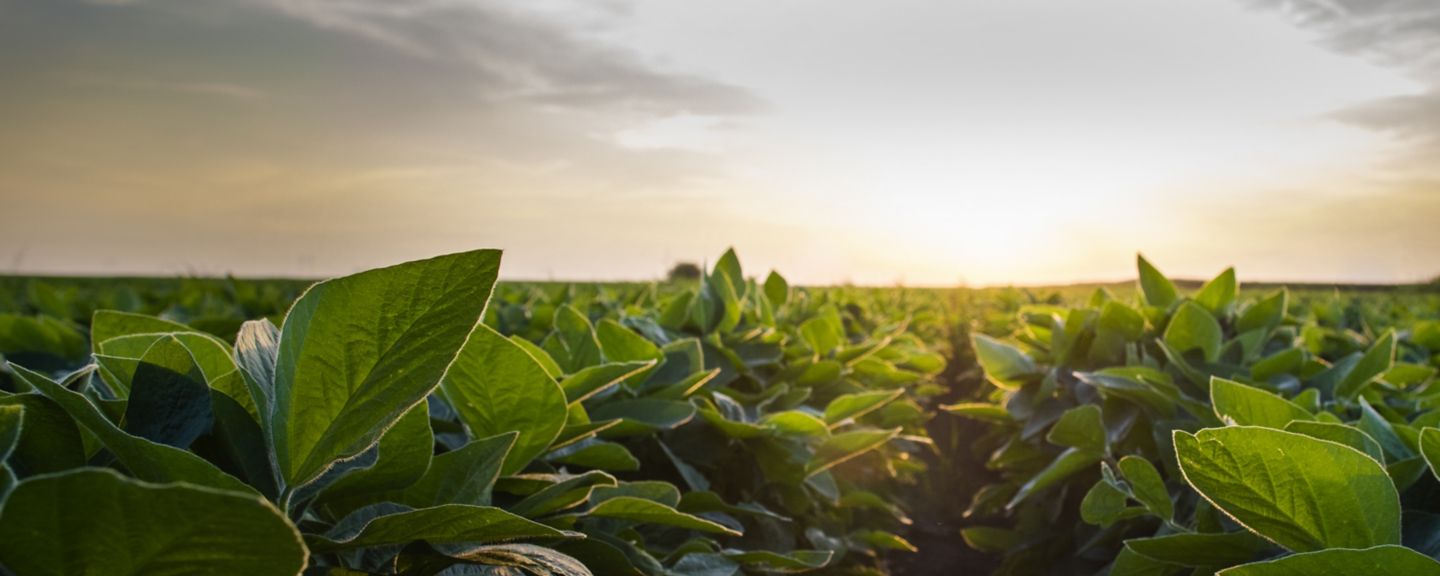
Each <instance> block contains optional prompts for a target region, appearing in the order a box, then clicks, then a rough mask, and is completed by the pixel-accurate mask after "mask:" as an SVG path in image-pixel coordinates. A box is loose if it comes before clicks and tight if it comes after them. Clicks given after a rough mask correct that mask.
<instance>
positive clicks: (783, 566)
mask: <svg viewBox="0 0 1440 576" xmlns="http://www.w3.org/2000/svg"><path fill="white" fill-rule="evenodd" d="M498 264H499V254H498V253H497V252H494V251H480V252H471V253H463V254H458V255H450V256H444V257H440V258H436V259H431V260H425V261H420V262H414V263H409V264H403V265H399V266H395V267H391V268H385V269H380V270H375V271H370V272H365V273H361V274H358V275H354V276H349V277H345V278H341V279H336V280H331V281H327V282H324V283H321V284H318V285H316V286H315V287H313V288H309V289H308V291H307V287H308V286H309V285H310V283H309V282H306V281H295V280H234V279H143V278H135V279H71V278H20V277H6V278H0V311H3V315H0V354H3V355H4V357H5V360H6V361H7V363H6V366H7V368H6V370H5V371H4V372H0V389H3V393H0V424H3V432H4V433H3V434H0V441H3V442H0V448H3V450H0V454H6V455H7V456H6V460H5V467H4V471H3V474H0V476H3V478H4V481H3V484H0V490H3V492H4V493H5V494H7V498H6V503H5V505H4V508H3V510H0V561H3V563H4V565H5V566H6V567H7V568H9V569H10V570H12V571H14V572H16V573H17V574H30V573H49V572H45V570H46V568H45V567H47V566H61V565H64V566H70V567H76V568H77V569H78V568H80V567H86V566H89V567H94V566H100V565H102V564H101V563H108V562H112V561H113V558H115V557H116V555H117V554H121V551H120V549H118V548H115V546H119V544H118V542H121V541H128V542H147V543H159V542H168V543H170V544H169V545H166V546H164V547H163V548H159V547H157V548H154V549H147V550H146V552H145V553H144V554H137V555H133V556H129V558H130V560H129V562H131V564H130V565H129V566H127V567H126V568H127V570H128V571H127V572H124V573H136V574H138V573H148V572H149V571H153V570H156V569H159V568H158V567H160V566H165V565H172V564H173V563H177V562H179V563H183V565H185V566H187V567H188V568H189V569H199V568H200V567H209V568H213V569H214V570H217V571H220V572H233V571H235V570H241V571H244V572H245V573H249V574H295V573H297V572H298V571H299V570H300V569H301V568H303V567H305V566H310V567H311V568H312V569H314V570H316V571H318V573H329V574H357V573H377V574H379V573H402V574H435V573H440V572H442V571H446V570H450V572H446V573H462V572H458V571H457V570H461V568H459V567H460V566H471V567H481V568H475V569H477V570H481V572H478V573H487V574H489V573H493V574H504V573H517V572H514V571H519V572H518V573H527V574H587V573H591V574H644V575H671V574H685V575H691V574H693V575H700V574H705V575H710V574H739V573H745V574H751V573H755V574H759V573H770V572H787V573H789V572H812V571H813V572H814V573H816V574H951V573H962V572H963V573H987V572H995V573H1000V574H1045V573H1048V574H1093V573H1098V572H1100V571H1103V570H1106V569H1108V570H1109V573H1110V574H1115V575H1118V574H1191V573H1211V572H1214V571H1216V570H1220V569H1224V570H1225V572H1224V573H1225V574H1232V575H1249V574H1258V575H1265V574H1288V573H1313V572H1310V570H1311V568H1309V567H1310V566H1313V565H1314V564H1313V563H1315V562H1321V563H1324V564H1326V565H1331V566H1340V567H1347V568H1344V571H1341V572H1336V573H1343V574H1351V573H1358V572H1354V571H1353V570H1359V569H1361V568H1348V567H1364V566H1386V567H1387V569H1388V570H1392V571H1393V570H1394V569H1395V568H1393V567H1395V566H1404V567H1406V570H1409V571H1407V572H1405V573H1407V574H1431V573H1437V572H1440V563H1436V562H1435V561H1434V560H1432V559H1431V557H1433V556H1436V555H1437V554H1440V546H1437V544H1436V542H1437V541H1440V514H1437V513H1440V505H1436V504H1435V499H1434V496H1435V495H1436V494H1437V489H1440V483H1437V480H1436V475H1435V472H1434V469H1433V465H1432V460H1434V459H1437V458H1440V429H1436V428H1437V426H1440V389H1437V388H1436V387H1435V386H1434V385H1433V384H1434V381H1435V374H1436V367H1437V366H1440V355H1437V351H1440V295H1437V294H1436V293H1434V292H1433V291H1430V290H1429V288H1428V287H1426V286H1408V287H1396V288H1393V289H1382V288H1380V287H1368V289H1339V288H1336V287H1313V286H1300V287H1295V288H1294V289H1293V290H1292V289H1286V288H1284V287H1279V286H1258V287H1249V286H1247V287H1246V288H1245V289H1244V290H1241V289H1240V285H1239V283H1238V282H1237V281H1236V279H1235V276H1234V274H1233V273H1232V272H1230V271H1227V272H1226V273H1224V274H1222V275H1220V276H1219V277H1217V278H1216V279H1215V280H1213V281H1210V282H1207V283H1204V284H1203V285H1200V286H1195V285H1191V284H1188V283H1179V284H1178V286H1177V284H1176V283H1171V282H1170V281H1168V280H1166V279H1165V278H1164V277H1163V276H1162V275H1160V274H1159V273H1158V271H1155V270H1154V269H1153V268H1150V267H1148V265H1147V264H1143V261H1142V266H1141V269H1140V275H1141V281H1140V282H1138V283H1136V284H1133V285H1132V284H1128V283H1127V284H1123V285H1107V286H1068V287H1059V288H1024V289H1016V288H1006V289H998V288H997V289H978V290H970V289H910V288H898V287H897V288H857V287H830V288H825V287H792V286H789V285H788V284H787V283H786V282H785V280H784V278H783V277H781V276H780V275H778V274H772V275H770V276H768V277H764V278H759V277H750V276H747V275H746V273H745V272H744V271H743V270H742V268H741V266H740V262H739V260H738V259H737V258H736V257H735V255H734V254H733V253H727V254H726V255H725V256H724V257H722V258H721V259H720V260H719V263H718V264H717V265H716V266H715V267H714V268H713V269H712V270H709V271H706V273H705V274H704V276H703V277H702V278H701V279H699V280H694V281H675V282H660V283H628V284H564V283H496V282H495V277H496V272H497V267H498ZM287 312H288V314H287ZM477 321H478V322H479V324H478V325H477ZM472 327H473V330H472ZM57 497H59V498H60V500H57ZM62 501H63V502H62ZM196 511H201V512H198V513H197V512H196ZM39 518H52V519H53V522H45V523H37V521H36V520H37V519H39ZM117 535H119V536H123V538H122V539H117ZM156 546H158V544H157V545H156ZM77 551H83V552H77ZM1247 563H1248V564H1247ZM1411 566H1413V568H1410V567H1411ZM485 570H489V571H485ZM505 570H511V571H510V572H506V571H505ZM1297 571H1298V572H1297ZM61 573H69V572H61ZM463 573H471V572H463Z"/></svg>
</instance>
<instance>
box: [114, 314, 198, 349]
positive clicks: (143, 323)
mask: <svg viewBox="0 0 1440 576" xmlns="http://www.w3.org/2000/svg"><path fill="white" fill-rule="evenodd" d="M193 331H194V329H193V328H191V327H189V326H186V325H184V324H181V323H179V322H171V321H169V320H166V319H164V318H156V317H154V316H146V315H144V314H134V313H131V312H121V311H119V310H96V311H95V314H94V315H93V316H91V317H90V345H91V347H92V351H94V352H99V351H100V343H101V342H105V341H108V340H111V339H114V338H118V337H120V336H129V335H132V334H156V333H165V332H193Z"/></svg>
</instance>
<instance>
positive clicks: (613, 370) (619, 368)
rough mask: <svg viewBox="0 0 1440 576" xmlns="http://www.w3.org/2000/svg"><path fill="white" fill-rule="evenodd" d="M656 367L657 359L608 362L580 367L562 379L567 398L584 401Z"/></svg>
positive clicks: (572, 400)
mask: <svg viewBox="0 0 1440 576" xmlns="http://www.w3.org/2000/svg"><path fill="white" fill-rule="evenodd" d="M654 367H655V360H646V361H641V362H607V363H605V364H596V365H594V366H587V367H585V368H582V369H580V371H579V372H576V373H574V374H571V375H569V376H566V377H565V379H563V380H561V381H560V388H561V389H563V390H564V391H565V398H566V399H567V400H568V401H569V402H570V403H571V404H574V403H576V402H583V401H585V400H587V399H589V398H590V397H591V396H594V395H596V394H599V393H601V392H604V391H606V390H608V389H610V388H612V387H614V386H616V385H618V384H620V383H621V382H624V381H626V380H628V379H630V378H632V377H634V376H637V375H639V374H641V373H643V372H646V371H649V370H650V369H651V368H654Z"/></svg>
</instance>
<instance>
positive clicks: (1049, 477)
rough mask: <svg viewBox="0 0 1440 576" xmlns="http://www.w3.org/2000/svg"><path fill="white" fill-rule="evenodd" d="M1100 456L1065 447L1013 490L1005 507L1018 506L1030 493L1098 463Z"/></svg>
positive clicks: (1099, 454)
mask: <svg viewBox="0 0 1440 576" xmlns="http://www.w3.org/2000/svg"><path fill="white" fill-rule="evenodd" d="M1102 456H1103V454H1101V453H1099V452H1092V451H1090V450H1081V449H1079V448H1069V449H1066V450H1065V451H1064V452H1061V453H1060V455H1059V456H1056V457H1055V459H1054V460H1052V461H1050V464H1049V465H1048V466H1046V467H1045V468H1044V469H1043V470H1041V471H1039V472H1037V473H1035V475H1034V476H1031V477H1030V479H1029V480H1026V481H1025V483H1024V484H1022V485H1021V486H1020V489H1019V490H1018V491H1016V492H1015V496H1013V497H1011V498H1010V501H1009V502H1008V503H1006V504H1005V507H1006V508H1008V509H1013V508H1015V507H1016V506H1019V505H1020V503H1021V502H1024V501H1025V500H1026V499H1027V498H1029V497H1030V496H1031V495H1033V494H1037V493H1039V492H1041V491H1043V490H1045V489H1046V488H1049V487H1051V486H1054V485H1056V484H1058V483H1060V481H1062V480H1064V479H1066V478H1069V477H1070V476H1071V475H1073V474H1075V473H1077V472H1079V471H1081V470H1085V469H1087V468H1090V467H1091V466H1094V465H1096V464H1098V463H1099V462H1100V458H1101V457H1102Z"/></svg>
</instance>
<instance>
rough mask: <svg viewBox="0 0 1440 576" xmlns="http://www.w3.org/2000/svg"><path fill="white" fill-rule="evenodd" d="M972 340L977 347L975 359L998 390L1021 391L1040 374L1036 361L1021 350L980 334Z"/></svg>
mask: <svg viewBox="0 0 1440 576" xmlns="http://www.w3.org/2000/svg"><path fill="white" fill-rule="evenodd" d="M970 340H971V342H972V343H973V344H974V347H975V359H976V360H977V361H978V362H980V367H981V368H983V369H984V370H985V377H986V378H988V379H989V380H990V382H991V383H992V384H994V385H995V387H997V388H1000V389H1002V390H1019V389H1020V386H1021V385H1022V384H1024V383H1025V381H1026V380H1028V379H1030V378H1033V377H1035V376H1036V375H1038V373H1039V372H1038V368H1036V366H1035V361H1034V360H1032V359H1031V358H1030V355H1028V354H1026V353H1024V352H1022V351H1021V350H1020V349H1019V348H1016V347H1014V346H1011V345H1009V344H1005V343H1003V342H1000V341H999V340H996V339H994V338H991V337H989V336H986V335H984V334H978V333H977V334H975V335H973V336H972V337H971V338H970Z"/></svg>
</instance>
